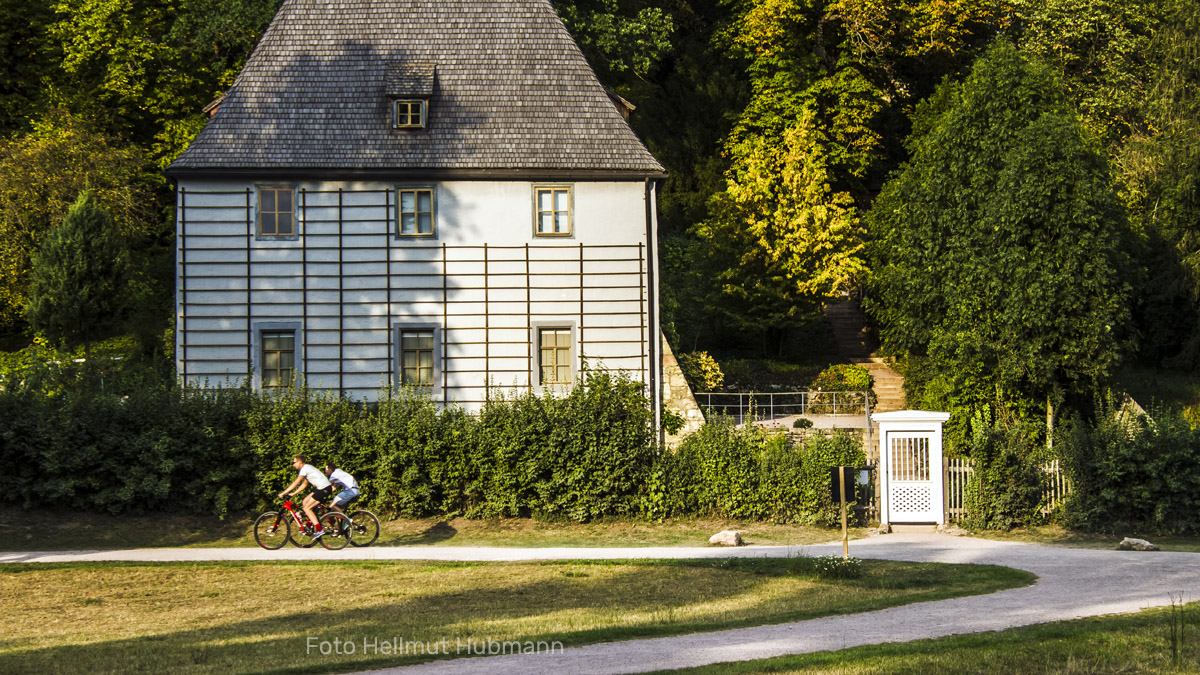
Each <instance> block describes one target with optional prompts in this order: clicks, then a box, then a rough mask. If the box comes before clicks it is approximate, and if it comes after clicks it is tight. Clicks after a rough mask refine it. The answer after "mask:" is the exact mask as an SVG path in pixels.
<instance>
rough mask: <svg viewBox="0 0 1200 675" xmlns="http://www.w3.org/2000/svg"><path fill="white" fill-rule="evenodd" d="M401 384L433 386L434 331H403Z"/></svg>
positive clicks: (401, 339) (401, 337)
mask: <svg viewBox="0 0 1200 675" xmlns="http://www.w3.org/2000/svg"><path fill="white" fill-rule="evenodd" d="M400 383H401V384H406V385H414V386H420V387H431V386H433V329H432V328H417V329H407V328H406V329H401V331H400Z"/></svg>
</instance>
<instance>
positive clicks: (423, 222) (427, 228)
mask: <svg viewBox="0 0 1200 675" xmlns="http://www.w3.org/2000/svg"><path fill="white" fill-rule="evenodd" d="M417 233H418V234H433V216H432V215H431V214H428V213H422V214H421V215H420V216H418V227H417Z"/></svg>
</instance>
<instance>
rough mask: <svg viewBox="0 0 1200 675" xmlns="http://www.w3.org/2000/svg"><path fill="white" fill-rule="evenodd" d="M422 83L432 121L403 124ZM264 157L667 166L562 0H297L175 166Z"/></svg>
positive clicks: (338, 163) (292, 165)
mask: <svg viewBox="0 0 1200 675" xmlns="http://www.w3.org/2000/svg"><path fill="white" fill-rule="evenodd" d="M422 87H424V88H427V89H428V90H429V94H430V98H429V100H430V104H429V127H428V128H427V129H420V130H399V129H393V128H391V109H390V103H389V99H388V93H389V90H391V91H393V92H395V91H398V90H399V89H402V88H410V89H411V88H422ZM404 95H409V94H404ZM414 95H415V94H414ZM267 169H269V170H288V171H294V172H302V171H305V170H313V171H324V172H332V173H339V172H345V173H355V172H388V171H397V172H404V171H425V172H426V173H430V174H433V175H436V174H438V173H442V174H446V175H453V174H456V173H462V174H464V175H471V174H472V173H473V172H474V173H476V174H479V175H491V174H496V175H500V174H505V173H515V172H523V171H524V172H534V173H536V172H546V173H553V172H566V173H571V172H577V173H580V174H587V173H597V174H616V175H633V176H661V175H663V173H664V172H663V168H662V166H661V165H660V164H659V163H658V162H657V161H656V160H655V159H654V157H653V156H652V155H651V154H650V152H649V151H648V150H647V149H646V147H645V146H644V145H643V144H642V142H641V141H640V140H639V139H638V138H637V136H636V135H635V134H634V133H633V131H632V130H631V129H630V128H629V125H628V124H627V123H626V122H625V120H624V119H622V117H621V115H620V113H619V112H618V111H617V110H616V109H615V107H614V106H613V104H612V102H611V101H610V100H609V98H608V96H607V94H606V93H605V91H604V89H603V87H601V85H600V83H599V81H597V80H596V77H595V74H594V73H593V72H592V70H591V68H590V67H589V66H588V64H587V62H586V61H585V60H584V58H583V54H582V53H581V52H580V51H579V48H578V47H577V46H576V45H575V43H574V41H573V40H572V39H571V36H570V35H569V34H568V33H567V30H566V28H565V27H564V26H563V24H562V22H561V21H560V20H559V19H558V16H557V15H556V14H555V12H554V10H553V8H552V7H551V5H550V3H549V0H286V2H284V4H283V6H282V7H281V9H280V10H279V13H278V14H277V15H276V16H275V19H274V20H273V21H272V22H271V25H270V27H269V28H268V29H267V31H266V33H265V34H264V36H263V38H262V40H261V41H260V42H259V45H258V47H257V48H256V49H255V50H254V53H253V54H252V55H251V56H250V59H249V60H248V61H247V63H246V66H245V67H244V68H243V69H242V72H241V73H240V74H239V75H238V78H237V80H236V81H235V82H234V83H233V85H232V86H231V87H230V89H229V91H228V93H227V96H226V97H225V100H224V101H222V102H221V106H220V110H219V112H218V113H217V114H216V115H215V116H214V117H213V118H212V119H211V120H209V122H208V124H207V126H206V127H205V128H204V130H203V131H201V132H200V134H199V136H198V137H197V138H196V140H195V141H194V142H193V143H192V145H191V146H190V147H189V148H188V149H187V150H186V151H185V152H184V153H183V155H181V156H180V157H179V158H178V159H177V160H175V162H174V163H173V164H172V165H171V166H170V168H169V169H168V173H169V174H172V175H180V174H186V173H205V174H210V173H227V172H230V171H233V170H245V171H251V172H253V171H256V170H267Z"/></svg>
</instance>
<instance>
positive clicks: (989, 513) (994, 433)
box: [964, 414, 1043, 530]
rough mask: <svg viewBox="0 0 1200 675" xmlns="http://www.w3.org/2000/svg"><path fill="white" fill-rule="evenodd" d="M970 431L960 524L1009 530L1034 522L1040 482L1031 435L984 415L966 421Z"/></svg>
mask: <svg viewBox="0 0 1200 675" xmlns="http://www.w3.org/2000/svg"><path fill="white" fill-rule="evenodd" d="M971 431H972V435H971V440H970V446H969V447H970V457H971V462H972V465H973V467H974V471H975V473H974V476H973V478H972V479H971V480H970V481H968V483H967V494H966V507H967V517H966V520H965V522H964V525H965V526H966V527H968V528H971V529H992V530H995V529H999V530H1010V529H1012V528H1014V527H1021V526H1024V525H1029V524H1032V523H1033V522H1035V521H1036V520H1037V519H1038V518H1039V517H1040V516H1039V507H1040V506H1041V498H1042V497H1041V494H1042V490H1041V488H1042V480H1043V475H1042V471H1041V468H1040V465H1041V462H1040V461H1039V460H1040V459H1042V452H1041V450H1042V449H1041V447H1040V446H1039V445H1038V444H1037V442H1036V438H1037V436H1036V435H1035V434H1032V433H1029V432H1028V430H1026V429H1023V428H1021V427H1019V426H1016V425H1014V426H1010V427H1004V426H1001V425H997V424H995V423H993V422H992V421H991V419H990V417H988V416H987V415H985V414H977V415H976V416H975V417H974V418H973V419H972V423H971Z"/></svg>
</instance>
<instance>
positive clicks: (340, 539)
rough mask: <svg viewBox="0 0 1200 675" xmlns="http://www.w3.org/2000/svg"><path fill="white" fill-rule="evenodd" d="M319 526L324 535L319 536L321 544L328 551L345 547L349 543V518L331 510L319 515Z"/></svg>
mask: <svg viewBox="0 0 1200 675" xmlns="http://www.w3.org/2000/svg"><path fill="white" fill-rule="evenodd" d="M321 527H323V528H324V529H325V536H323V537H321V545H322V546H324V547H325V548H327V549H329V550H330V551H337V550H339V549H343V548H346V544H349V543H350V519H349V518H347V517H346V516H343V515H342V514H340V513H337V512H334V511H331V512H329V513H326V514H325V515H323V516H321Z"/></svg>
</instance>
